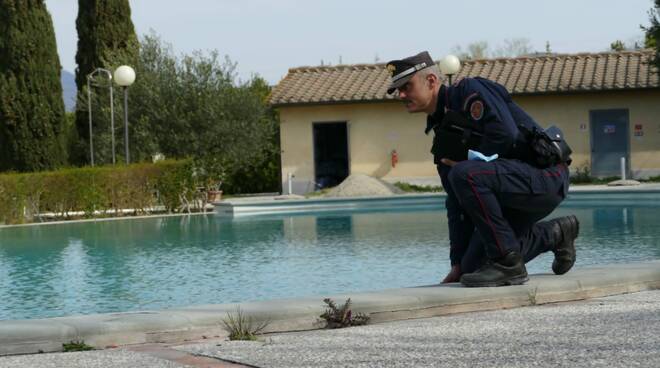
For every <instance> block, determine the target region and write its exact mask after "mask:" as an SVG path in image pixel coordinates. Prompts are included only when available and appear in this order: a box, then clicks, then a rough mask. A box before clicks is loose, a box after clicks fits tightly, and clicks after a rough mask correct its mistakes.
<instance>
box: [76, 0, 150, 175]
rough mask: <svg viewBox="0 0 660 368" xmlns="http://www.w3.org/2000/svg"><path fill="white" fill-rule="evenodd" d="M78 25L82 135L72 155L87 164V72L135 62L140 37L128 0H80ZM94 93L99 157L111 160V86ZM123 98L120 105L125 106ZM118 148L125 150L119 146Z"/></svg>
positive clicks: (78, 116)
mask: <svg viewBox="0 0 660 368" xmlns="http://www.w3.org/2000/svg"><path fill="white" fill-rule="evenodd" d="M76 28H77V30H78V51H77V53H76V63H77V64H78V68H77V69H76V85H77V87H78V99H77V101H78V104H77V107H76V130H77V132H78V137H79V139H78V142H77V144H76V146H75V147H72V148H71V150H72V152H71V155H72V160H73V161H75V162H76V163H79V164H83V163H86V162H89V159H90V158H89V115H88V114H89V112H88V108H87V75H89V74H90V73H92V72H93V71H94V70H96V69H97V68H105V69H109V70H111V71H112V69H113V67H114V66H116V65H111V64H115V63H117V62H119V63H122V64H124V63H125V64H129V65H130V64H132V65H134V64H135V60H137V53H138V41H137V36H136V35H135V28H134V27H133V22H132V21H131V8H130V5H129V2H128V0H79V1H78V18H77V19H76ZM104 83H106V84H104V85H103V86H107V78H106V79H105V82H104ZM93 88H94V87H93ZM92 94H93V97H92V118H93V124H92V125H93V130H94V131H93V139H94V151H95V155H94V156H95V161H97V162H101V163H103V162H106V163H107V162H108V159H107V158H108V157H109V156H110V146H109V142H108V140H109V138H108V137H109V135H110V130H109V129H110V128H109V127H110V125H109V121H110V119H109V96H108V92H107V88H94V90H93V91H92ZM117 100H121V99H119V98H118V99H117ZM119 102H120V101H118V104H117V106H121V104H120V103H119ZM120 117H121V114H117V118H118V119H117V120H116V123H118V124H117V126H118V127H121V119H120ZM120 132H121V130H117V133H120ZM118 137H121V135H118ZM121 141H122V140H121V139H118V140H117V142H118V143H119V142H121ZM117 152H118V153H119V152H122V151H121V150H120V149H117Z"/></svg>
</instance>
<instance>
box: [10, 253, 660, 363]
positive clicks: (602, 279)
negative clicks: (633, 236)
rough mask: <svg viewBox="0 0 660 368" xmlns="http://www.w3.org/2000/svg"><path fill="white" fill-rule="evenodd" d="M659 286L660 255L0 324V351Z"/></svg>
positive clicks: (407, 314)
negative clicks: (511, 280)
mask: <svg viewBox="0 0 660 368" xmlns="http://www.w3.org/2000/svg"><path fill="white" fill-rule="evenodd" d="M652 289H660V260H657V261H649V262H640V263H628V264H614V265H604V266H596V267H593V266H592V267H584V268H579V269H575V270H573V271H571V272H569V273H568V274H566V275H563V276H555V275H551V274H536V275H531V276H530V281H529V282H528V283H527V284H525V285H520V286H510V287H500V288H463V287H461V286H460V285H458V284H449V285H438V284H435V285H426V286H417V287H408V288H397V289H387V290H379V291H369V292H358V293H350V294H337V295H326V296H318V297H306V298H291V299H276V300H268V301H260V302H247V303H229V304H213V305H195V306H189V307H185V308H172V309H165V310H160V311H136V312H124V313H108V314H94V315H83V316H69V317H57V318H47V319H33V320H7V321H0V356H2V355H12V354H31V353H39V352H56V351H62V344H63V343H68V342H71V341H84V342H85V343H86V344H88V345H91V346H94V347H97V348H108V347H116V346H121V345H130V344H141V343H157V342H167V343H177V342H184V341H188V340H199V339H204V338H207V337H224V336H226V335H227V332H226V331H225V329H224V326H223V319H224V318H226V316H227V313H235V312H236V309H237V308H239V307H240V308H241V310H242V311H243V312H244V313H245V314H246V315H247V316H250V317H252V318H253V319H254V320H255V321H257V322H258V321H269V325H268V327H267V328H266V330H265V331H264V332H266V333H274V332H291V331H302V330H312V329H319V328H322V327H323V324H322V323H320V321H319V315H320V314H321V313H322V312H323V311H324V304H323V302H322V300H323V298H325V297H329V298H332V299H333V300H335V301H337V302H339V303H343V302H344V301H345V300H346V299H347V298H349V297H350V298H351V300H352V302H353V310H354V311H355V312H361V313H367V314H369V315H370V316H371V320H372V322H374V323H379V322H387V321H396V320H404V319H413V318H428V317H434V316H442V315H448V314H454V313H464V312H475V311H485V310H497V309H504V308H514V307H523V306H531V305H541V304H547V303H556V302H566V301H576V300H584V299H589V298H596V297H603V296H608V295H616V294H623V293H630V292H638V291H643V290H652Z"/></svg>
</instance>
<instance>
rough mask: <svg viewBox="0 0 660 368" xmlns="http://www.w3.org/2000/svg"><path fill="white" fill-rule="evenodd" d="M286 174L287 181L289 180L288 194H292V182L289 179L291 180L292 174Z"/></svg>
mask: <svg viewBox="0 0 660 368" xmlns="http://www.w3.org/2000/svg"><path fill="white" fill-rule="evenodd" d="M287 176H288V177H287V181H288V182H289V183H288V184H289V194H292V193H293V184H292V183H291V180H293V174H291V173H288V175H287Z"/></svg>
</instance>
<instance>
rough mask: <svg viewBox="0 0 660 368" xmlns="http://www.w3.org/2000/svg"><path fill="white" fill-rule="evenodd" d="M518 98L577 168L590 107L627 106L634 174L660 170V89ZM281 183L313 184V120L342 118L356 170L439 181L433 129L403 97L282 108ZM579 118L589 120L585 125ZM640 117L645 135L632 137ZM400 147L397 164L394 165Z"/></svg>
mask: <svg viewBox="0 0 660 368" xmlns="http://www.w3.org/2000/svg"><path fill="white" fill-rule="evenodd" d="M514 100H515V101H516V102H517V103H518V104H520V105H521V107H523V108H524V109H525V110H526V111H527V112H528V113H529V114H530V115H531V116H532V117H534V118H535V120H537V121H538V122H539V123H540V124H541V125H542V126H548V125H551V124H554V125H557V126H559V127H560V128H561V129H562V130H563V131H564V133H565V135H566V137H567V139H568V142H569V144H570V145H571V147H572V148H573V152H574V153H573V162H574V164H573V168H577V167H582V166H585V165H589V164H590V156H589V154H590V151H591V146H590V144H591V143H590V138H589V136H590V130H589V129H590V126H589V111H590V110H594V109H619V108H625V109H628V110H629V113H630V116H629V118H630V124H629V127H630V132H629V136H630V151H631V157H630V159H631V165H632V166H631V168H632V170H631V171H632V172H633V175H635V176H640V175H641V176H648V175H657V174H659V173H660V90H655V91H626V92H616V93H598V94H572V95H554V96H545V95H539V96H517V97H514ZM279 110H280V120H281V125H280V137H281V147H282V178H283V186H282V187H283V189H284V192H287V190H288V189H287V188H288V181H287V174H288V173H291V174H293V175H294V176H295V177H294V179H293V180H292V182H293V191H294V192H296V193H302V192H307V191H311V190H313V189H314V185H313V179H314V150H313V146H312V145H313V137H312V124H313V123H322V122H339V121H345V122H347V126H348V139H349V165H350V172H351V173H363V174H368V175H372V176H376V177H380V178H384V179H385V180H388V181H392V182H395V181H409V182H417V183H428V184H439V180H438V179H437V173H436V171H435V166H434V165H433V158H432V156H431V154H430V152H429V151H430V148H431V140H432V133H431V135H428V136H426V135H424V127H425V125H426V116H425V115H424V114H408V113H407V112H406V111H405V109H404V107H403V106H402V105H401V104H400V103H398V102H382V103H364V104H343V105H319V106H291V107H281V108H280V109H279ZM580 124H586V125H585V129H584V130H581V129H580ZM636 124H642V125H643V132H644V135H643V136H642V137H635V136H634V134H633V129H634V126H635V125H636ZM392 150H396V151H397V153H398V155H399V163H398V165H397V166H396V167H394V168H393V167H392V166H391V161H390V157H391V156H390V154H391V152H392Z"/></svg>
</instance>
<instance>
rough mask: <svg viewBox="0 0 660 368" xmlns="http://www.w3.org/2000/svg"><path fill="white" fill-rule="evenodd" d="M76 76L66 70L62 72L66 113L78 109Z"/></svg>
mask: <svg viewBox="0 0 660 368" xmlns="http://www.w3.org/2000/svg"><path fill="white" fill-rule="evenodd" d="M77 92H78V90H77V88H76V76H75V75H74V74H73V73H71V72H69V71H66V70H62V98H64V108H65V109H66V111H74V110H75V109H76V93H77Z"/></svg>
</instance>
